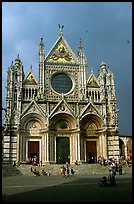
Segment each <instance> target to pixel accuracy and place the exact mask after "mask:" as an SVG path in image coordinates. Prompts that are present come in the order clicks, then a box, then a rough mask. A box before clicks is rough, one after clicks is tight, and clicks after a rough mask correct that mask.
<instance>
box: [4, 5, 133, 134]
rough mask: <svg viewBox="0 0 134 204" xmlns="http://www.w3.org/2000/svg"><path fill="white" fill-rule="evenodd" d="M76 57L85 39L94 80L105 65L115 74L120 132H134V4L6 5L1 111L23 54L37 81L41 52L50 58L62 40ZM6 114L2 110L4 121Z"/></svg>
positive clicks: (23, 61) (25, 65) (85, 50)
mask: <svg viewBox="0 0 134 204" xmlns="http://www.w3.org/2000/svg"><path fill="white" fill-rule="evenodd" d="M58 24H61V25H64V30H63V31H64V38H65V39H66V41H67V42H68V44H69V46H70V47H71V49H72V50H73V52H74V53H75V54H76V56H77V51H78V47H79V40H80V38H81V39H82V43H83V47H84V52H85V55H86V57H87V60H88V76H89V75H90V72H91V67H92V68H93V72H94V74H95V76H96V77H97V76H98V69H99V66H100V64H101V62H102V61H105V63H106V65H107V66H109V67H110V69H111V71H112V72H113V74H114V79H115V91H116V99H117V108H118V109H119V112H118V125H119V133H120V134H123V135H124V134H127V135H129V134H132V3H131V2H2V108H5V105H6V104H5V100H6V80H7V70H8V67H9V66H10V65H11V62H12V61H14V60H15V59H16V57H17V55H18V54H19V56H20V58H21V60H22V63H23V66H24V72H25V76H27V74H28V72H29V69H30V66H31V65H32V67H33V73H34V75H35V77H36V79H37V80H38V48H39V42H40V38H41V37H43V39H44V44H45V55H47V54H48V52H49V51H50V49H51V48H52V46H53V45H54V43H55V42H56V40H57V39H58V37H59V27H58ZM4 114H5V112H4V111H2V123H3V119H4Z"/></svg>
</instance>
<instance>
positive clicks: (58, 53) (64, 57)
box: [45, 36, 78, 63]
mask: <svg viewBox="0 0 134 204" xmlns="http://www.w3.org/2000/svg"><path fill="white" fill-rule="evenodd" d="M45 62H54V63H78V59H77V57H76V56H75V54H74V53H73V51H72V50H71V48H70V47H69V45H68V43H67V42H66V40H65V39H64V37H63V36H60V37H59V38H58V40H57V41H56V43H55V44H54V46H53V47H52V49H51V50H50V52H49V53H48V55H47V57H46V59H45Z"/></svg>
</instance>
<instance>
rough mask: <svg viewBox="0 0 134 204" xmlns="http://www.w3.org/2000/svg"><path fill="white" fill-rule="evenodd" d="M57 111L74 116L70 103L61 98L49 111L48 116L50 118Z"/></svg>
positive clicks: (57, 112)
mask: <svg viewBox="0 0 134 204" xmlns="http://www.w3.org/2000/svg"><path fill="white" fill-rule="evenodd" d="M59 113H67V114H70V115H72V116H73V117H75V113H74V111H73V109H72V108H71V107H70V105H68V104H67V102H66V101H65V100H64V99H62V100H61V101H60V102H59V103H58V104H57V105H56V106H55V107H54V108H53V109H52V111H51V113H50V118H52V117H53V116H54V115H55V114H59Z"/></svg>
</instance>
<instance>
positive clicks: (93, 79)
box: [87, 74, 100, 88]
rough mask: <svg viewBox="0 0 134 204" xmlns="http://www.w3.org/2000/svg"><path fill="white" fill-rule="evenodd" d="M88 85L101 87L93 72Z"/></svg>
mask: <svg viewBox="0 0 134 204" xmlns="http://www.w3.org/2000/svg"><path fill="white" fill-rule="evenodd" d="M87 85H88V86H89V87H94V88H99V87H100V86H99V83H98V81H97V79H96V77H95V76H94V74H92V75H91V76H90V77H89V79H88V81H87Z"/></svg>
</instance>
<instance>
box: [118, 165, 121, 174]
mask: <svg viewBox="0 0 134 204" xmlns="http://www.w3.org/2000/svg"><path fill="white" fill-rule="evenodd" d="M118 168H119V175H122V165H121V163H119V167H118Z"/></svg>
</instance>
